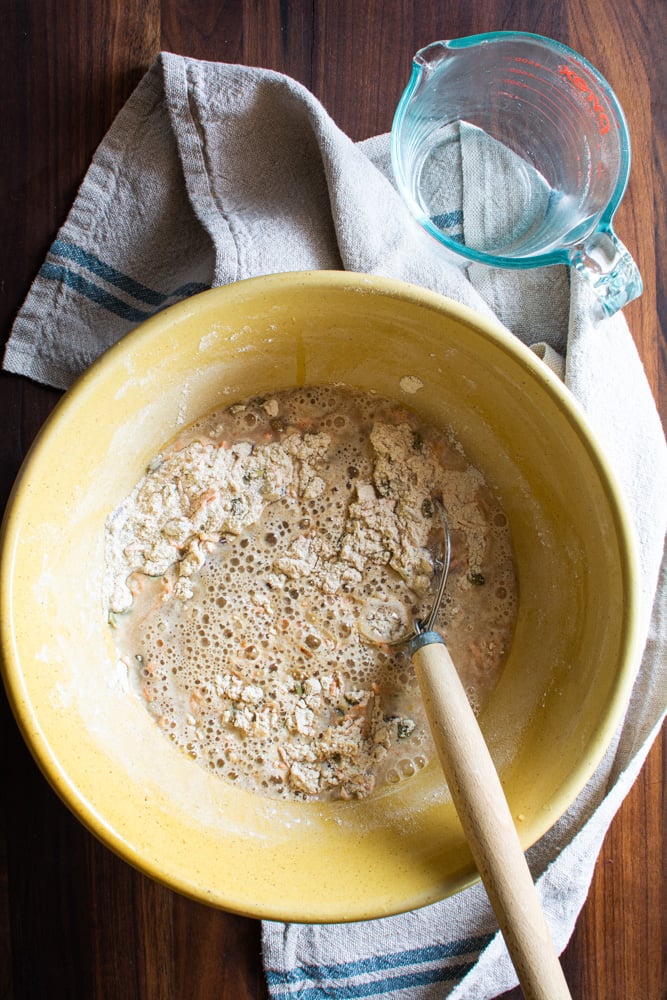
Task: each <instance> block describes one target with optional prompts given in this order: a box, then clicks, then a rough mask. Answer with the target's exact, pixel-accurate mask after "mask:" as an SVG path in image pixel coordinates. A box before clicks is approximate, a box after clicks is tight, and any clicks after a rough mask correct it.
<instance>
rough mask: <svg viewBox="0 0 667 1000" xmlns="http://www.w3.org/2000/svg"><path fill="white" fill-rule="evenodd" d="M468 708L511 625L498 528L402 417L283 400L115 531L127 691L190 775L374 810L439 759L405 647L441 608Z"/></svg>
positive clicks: (358, 405)
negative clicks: (441, 576)
mask: <svg viewBox="0 0 667 1000" xmlns="http://www.w3.org/2000/svg"><path fill="white" fill-rule="evenodd" d="M436 501H442V502H443V503H444V506H445V508H446V510H447V518H448V522H449V526H450V533H451V537H452V542H453V552H452V561H451V571H450V572H451V577H450V581H449V583H448V596H447V600H446V603H445V608H444V610H443V613H442V616H441V620H440V621H439V623H438V624H439V627H440V628H441V629H443V630H444V631H445V633H446V635H447V640H448V645H449V647H450V650H451V652H452V655H453V656H454V659H455V662H457V666H458V668H459V670H460V672H461V673H462V676H463V678H464V683H465V684H466V686H467V687H468V689H469V692H470V695H471V698H472V700H473V702H474V703H475V704H476V705H479V704H481V703H482V702H483V700H484V699H485V697H486V696H487V695H488V692H489V691H490V689H491V688H492V686H493V684H494V683H495V681H496V679H497V676H498V673H499V671H500V669H501V668H502V663H503V660H504V656H505V652H506V650H507V648H508V645H509V640H510V637H511V632H512V628H513V616H514V609H515V603H516V599H515V598H516V594H515V582H514V573H513V565H512V556H511V545H510V539H509V534H508V529H507V522H506V519H505V517H504V514H503V513H502V511H501V510H500V508H499V506H498V504H497V502H496V501H495V500H494V498H493V496H492V494H491V492H490V491H489V489H488V487H487V486H486V484H485V482H484V477H483V476H482V474H481V472H480V471H479V470H478V469H476V468H475V467H474V466H472V465H471V464H470V463H469V462H468V460H467V458H466V456H465V455H464V453H463V451H462V449H461V447H460V445H458V443H457V442H456V441H455V440H454V439H453V437H452V436H451V435H447V434H442V433H438V432H436V431H435V430H434V429H432V428H428V427H424V426H422V425H421V424H420V422H419V421H418V420H417V419H416V418H415V417H414V416H412V415H411V414H410V413H409V412H408V411H406V410H404V409H402V408H401V407H398V406H397V405H396V404H395V403H393V402H391V401H389V400H382V399H378V397H376V396H374V395H373V396H371V395H364V394H361V393H353V392H349V391H347V390H344V389H342V388H335V389H334V388H331V387H319V388H317V387H316V388H306V389H299V390H296V389H295V390H291V391H289V392H286V393H282V394H279V395H276V396H275V397H271V398H269V399H256V400H249V401H248V402H246V403H243V404H236V405H235V406H233V407H230V408H228V409H226V410H224V411H219V412H217V413H215V414H213V415H211V416H210V417H209V418H207V419H205V420H202V421H199V422H198V423H197V424H195V425H193V426H192V427H190V428H188V429H186V430H185V431H184V432H183V433H182V434H181V435H180V437H179V439H178V440H177V441H175V442H172V444H171V445H170V446H169V447H168V448H167V449H166V450H165V451H164V453H163V454H161V455H160V456H158V457H157V458H156V459H155V461H154V462H152V463H151V465H150V468H149V469H148V470H147V472H146V475H145V476H144V478H143V479H142V480H141V482H140V483H139V484H138V485H137V487H136V488H135V490H134V491H133V492H132V494H131V495H130V496H129V497H128V498H127V500H126V501H125V502H124V503H123V504H121V506H120V507H119V508H118V509H117V510H116V511H114V513H113V514H112V515H111V516H110V518H109V521H108V525H107V538H106V543H107V591H106V593H107V600H108V607H109V611H110V615H111V620H112V622H113V623H114V624H115V625H116V626H117V628H116V632H115V635H116V638H117V645H118V648H119V651H120V653H121V656H122V657H123V659H124V662H125V663H126V665H127V667H128V669H129V672H130V675H131V676H132V677H133V683H134V687H135V690H136V691H137V692H138V693H139V694H140V696H141V697H143V698H144V700H145V702H146V705H147V708H148V710H149V712H150V713H151V714H152V715H153V716H154V718H155V719H156V722H157V724H158V725H159V726H161V727H162V728H163V729H164V731H165V734H166V735H167V736H168V737H169V738H171V739H172V740H174V741H175V742H176V743H177V744H178V745H179V746H181V747H182V748H183V750H184V751H185V752H186V753H188V754H189V755H190V756H191V757H193V759H195V760H197V761H199V762H200V763H201V764H202V765H203V766H205V767H208V768H211V769H213V770H215V771H217V772H218V773H219V774H220V775H221V777H222V778H223V779H226V780H229V781H235V782H238V783H240V784H243V785H244V786H246V787H248V788H251V789H253V790H255V791H260V792H262V793H263V794H266V795H277V796H282V797H288V798H297V799H298V798H313V797H319V798H328V797H343V798H351V797H364V796H366V795H369V794H371V793H373V792H374V791H376V790H378V789H381V788H382V787H386V786H387V785H390V784H392V783H395V782H397V781H400V780H404V779H405V778H406V777H408V776H409V775H410V774H413V773H415V772H416V771H417V770H419V769H421V768H422V767H424V766H426V764H427V763H428V761H429V760H430V759H432V757H433V756H434V750H433V744H432V741H431V738H430V733H429V730H428V724H427V722H426V719H425V715H424V710H423V706H422V704H421V698H420V695H419V691H418V687H417V683H416V680H415V677H414V672H413V670H412V666H411V664H410V661H409V658H408V656H407V654H406V653H405V652H404V651H403V650H402V649H399V648H397V647H395V646H393V645H390V644H391V643H392V642H393V641H394V640H396V639H398V638H400V637H401V636H403V635H405V634H406V632H407V631H409V630H410V628H411V627H412V622H413V621H414V619H415V618H416V617H421V616H423V615H424V614H425V613H426V611H427V610H428V607H429V606H430V603H431V601H432V598H433V595H432V584H433V578H434V574H435V572H436V562H437V558H438V555H439V554H441V553H442V547H443V539H442V526H441V524H440V522H439V519H438V518H437V517H436V516H434V510H435V504H436Z"/></svg>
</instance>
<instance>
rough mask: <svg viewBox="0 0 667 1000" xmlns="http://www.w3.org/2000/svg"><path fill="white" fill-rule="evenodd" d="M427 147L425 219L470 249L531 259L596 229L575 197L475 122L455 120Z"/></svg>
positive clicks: (419, 181)
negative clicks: (583, 217) (581, 214)
mask: <svg viewBox="0 0 667 1000" xmlns="http://www.w3.org/2000/svg"><path fill="white" fill-rule="evenodd" d="M421 148H422V155H421V157H420V161H419V163H418V164H417V167H416V170H415V173H414V178H413V183H414V189H413V194H414V196H415V199H416V200H417V202H418V203H419V205H420V208H421V211H422V212H423V217H424V220H430V222H431V223H432V224H433V225H434V226H436V227H437V228H438V229H439V230H441V232H443V233H444V234H445V235H446V236H448V237H449V238H450V239H453V240H455V241H456V242H458V243H461V244H463V245H465V246H466V247H468V248H470V249H474V250H478V251H481V252H483V253H487V254H493V255H494V256H499V257H508V258H510V257H525V256H530V255H531V254H540V253H545V252H548V251H549V250H550V249H552V248H554V247H556V246H562V245H563V244H564V243H571V242H574V240H575V239H576V238H580V237H581V230H582V228H583V229H589V228H590V225H589V222H588V221H587V222H585V223H584V224H583V225H582V224H581V219H580V217H579V218H577V215H578V210H577V201H576V199H575V198H574V197H573V196H572V195H571V194H566V193H565V192H563V191H559V190H557V189H555V188H553V187H552V186H551V185H550V184H549V182H548V181H547V179H546V178H545V177H544V176H543V175H542V173H540V171H539V170H537V169H536V168H535V167H534V166H533V165H532V164H531V163H529V161H528V160H526V159H525V158H524V157H523V156H521V155H518V154H517V153H515V152H513V151H512V150H511V149H510V148H509V147H508V146H506V145H504V144H503V143H501V142H498V141H497V140H496V139H494V138H492V137H491V136H490V135H489V134H488V133H486V132H485V131H484V130H483V129H481V128H478V127H477V126H475V125H471V124H470V123H468V122H465V121H456V122H453V123H449V124H448V125H446V126H443V127H441V128H438V129H436V130H434V131H433V132H431V133H430V134H428V135H426V136H423V137H422V146H421ZM575 225H576V229H577V232H576V233H575V232H574V227H575Z"/></svg>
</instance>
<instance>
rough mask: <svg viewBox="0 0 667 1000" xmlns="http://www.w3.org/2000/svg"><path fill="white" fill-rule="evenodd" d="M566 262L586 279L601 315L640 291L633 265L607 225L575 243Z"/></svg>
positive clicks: (607, 314) (621, 306)
mask: <svg viewBox="0 0 667 1000" xmlns="http://www.w3.org/2000/svg"><path fill="white" fill-rule="evenodd" d="M570 263H571V264H572V266H573V267H574V268H575V269H576V270H577V271H578V272H579V274H581V275H583V276H584V277H585V278H586V280H587V281H588V282H589V283H590V285H591V287H592V288H593V291H594V292H595V294H596V296H597V298H598V301H599V303H600V306H601V308H602V312H603V314H604V315H605V316H612V315H613V314H614V313H615V312H617V311H618V310H619V309H622V308H623V306H625V305H627V304H628V302H631V301H632V300H633V299H636V298H637V297H638V296H639V295H641V293H642V289H643V283H642V278H641V275H640V273H639V270H638V268H637V265H636V264H635V262H634V260H633V259H632V257H631V256H630V254H629V252H628V250H627V249H626V247H625V246H624V245H623V243H621V241H620V240H619V238H618V236H617V235H616V233H615V232H614V231H613V229H612V228H611V227H607V228H605V229H602V230H598V231H597V232H595V233H593V235H592V236H590V237H589V238H588V239H587V240H585V241H584V242H583V243H581V244H579V245H578V246H575V247H574V248H573V249H572V252H571V254H570Z"/></svg>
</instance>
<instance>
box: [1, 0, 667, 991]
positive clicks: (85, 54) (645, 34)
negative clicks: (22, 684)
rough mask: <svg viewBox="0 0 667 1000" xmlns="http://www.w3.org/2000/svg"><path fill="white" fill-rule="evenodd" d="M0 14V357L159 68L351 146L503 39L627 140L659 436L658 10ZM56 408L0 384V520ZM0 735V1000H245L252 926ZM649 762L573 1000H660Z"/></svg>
mask: <svg viewBox="0 0 667 1000" xmlns="http://www.w3.org/2000/svg"><path fill="white" fill-rule="evenodd" d="M0 14H1V15H2V24H3V30H2V32H1V33H0V74H1V82H2V86H1V87H0V121H1V124H2V136H3V153H2V157H0V195H1V197H0V225H1V227H2V235H3V239H2V241H0V321H1V322H2V329H3V339H5V340H6V338H7V336H8V334H9V329H10V326H11V321H12V317H13V316H14V315H15V313H16V311H17V309H18V307H19V306H20V304H21V302H22V300H23V298H24V297H25V294H26V292H27V290H28V287H29V285H30V282H31V280H32V278H33V277H34V275H35V273H36V271H37V269H38V268H39V265H40V263H41V261H42V260H43V258H44V256H45V253H46V251H47V249H48V247H49V245H50V243H51V241H52V240H53V238H54V236H55V233H56V231H57V228H58V226H59V225H60V224H61V223H62V221H63V220H64V218H65V215H66V213H67V210H68V208H69V206H70V205H71V203H72V200H73V198H74V196H75V193H76V190H77V187H78V185H79V184H80V182H81V180H82V178H83V175H84V173H85V170H86V168H87V166H88V164H89V162H90V159H91V156H92V154H93V152H94V150H95V147H96V146H97V144H98V143H99V141H100V140H101V139H102V137H103V136H104V134H105V132H106V130H107V129H108V127H109V125H110V124H111V122H112V121H113V118H114V116H115V115H116V113H117V112H118V110H119V109H120V107H121V106H122V104H123V102H124V101H125V100H126V98H127V97H128V96H129V94H130V93H131V91H132V89H133V87H134V86H135V85H136V83H137V82H138V81H139V79H140V78H141V76H142V74H143V73H144V72H145V70H146V69H147V68H148V66H149V65H150V63H151V62H152V60H153V59H154V57H155V56H156V55H157V53H158V52H159V51H160V49H168V50H170V51H174V52H179V53H183V54H188V55H191V56H194V57H198V58H203V59H212V60H221V61H226V62H243V63H247V64H251V65H258V66H264V67H267V68H271V69H275V70H278V71H281V72H285V73H288V74H290V75H292V76H293V77H295V78H296V79H298V80H299V81H300V82H301V83H303V84H304V85H305V86H307V87H309V88H310V89H311V90H312V91H313V93H314V94H315V95H316V96H317V97H318V98H319V99H320V100H321V101H322V102H323V103H324V105H325V107H326V108H327V110H328V111H329V113H330V114H331V116H332V117H333V119H334V120H335V121H336V122H337V124H338V125H339V126H340V127H341V128H342V129H343V130H345V131H346V132H347V133H348V134H349V135H350V136H351V137H352V138H354V139H361V138H365V137H367V136H369V135H372V134H375V133H377V132H384V131H387V130H388V129H389V128H390V125H391V118H392V114H393V109H394V107H395V104H396V102H397V100H398V97H399V95H400V93H401V91H402V89H403V86H404V85H405V83H406V81H407V77H408V73H409V65H410V59H411V56H412V54H413V52H414V51H415V50H416V49H417V48H419V47H420V46H422V45H424V44H427V43H428V42H430V41H433V40H435V39H436V38H447V37H454V36H457V35H465V34H470V33H474V32H479V31H488V30H495V29H510V28H513V29H521V30H526V31H534V32H538V33H540V34H545V35H551V36H552V37H555V38H559V39H560V40H562V41H564V42H566V43H569V44H571V45H572V46H573V47H574V48H576V49H578V50H579V51H581V52H583V53H584V54H585V55H586V56H587V57H588V58H589V59H590V60H591V61H592V62H593V63H594V64H596V65H597V66H598V67H599V68H600V69H601V70H602V72H603V73H604V74H605V76H607V78H608V79H609V80H610V82H611V83H612V85H613V86H614V88H615V90H616V91H617V93H618V96H619V98H620V100H621V103H622V105H623V106H624V108H625V111H626V114H627V116H628V119H629V120H630V125H631V133H632V139H633V146H634V152H635V155H634V163H633V170H632V176H631V180H630V184H629V188H628V192H627V194H626V197H625V199H624V202H623V204H622V206H621V208H620V210H619V213H618V217H617V223H618V226H617V228H618V231H619V234H620V236H621V238H622V239H623V240H624V241H625V242H626V243H627V244H628V245H629V246H630V247H631V248H632V249H633V251H634V252H635V255H636V258H637V260H638V262H639V264H640V267H641V270H642V272H643V276H644V280H645V292H644V295H643V296H642V298H641V299H640V300H638V301H637V302H635V303H632V304H631V305H630V306H629V307H628V309H627V310H626V316H627V319H628V322H629V323H630V327H631V329H632V331H633V335H634V337H635V339H636V342H637V345H638V348H639V350H640V352H641V355H642V358H643V361H644V363H645V366H646V370H647V373H648V375H649V379H650V382H651V385H652V387H653V389H654V392H655V396H656V400H657V402H658V405H659V407H660V412H661V414H662V417H663V420H665V418H667V340H666V330H665V324H666V317H667V287H666V280H667V279H666V278H665V269H666V267H665V265H666V260H665V248H666V246H667V238H666V232H665V229H666V226H667V221H666V219H665V207H664V192H665V189H666V180H667V129H666V126H665V121H666V116H665V101H666V95H667V85H666V84H667V81H666V79H665V74H666V67H667V58H666V56H667V52H666V46H665V38H666V37H667V32H666V30H665V29H666V27H667V23H666V22H667V4H665V3H664V2H663V0H604V2H603V0H563V2H558V3H538V2H535V0H468V2H466V3H455V2H454V0H445V2H443V0H413V2H409V0H368V2H367V3H363V4H361V3H359V2H358V0H338V2H335V0H329V2H325V0H307V2H306V0H266V2H260V0H238V2H232V0H228V2H225V0H215V2H214V0H181V2H178V0H16V2H15V0H0ZM58 396H59V394H58V393H57V392H55V391H54V390H51V389H48V388H45V387H43V386H38V385H35V384H32V383H30V382H28V381H27V380H25V379H20V378H16V377H12V376H8V375H5V374H3V375H2V376H0V408H1V413H2V417H1V419H0V499H1V500H2V502H3V503H4V501H5V500H6V497H7V495H8V493H9V490H10V488H11V484H12V482H13V480H14V477H15V475H16V472H17V470H18V467H19V464H20V461H21V459H22V457H23V455H24V454H25V452H26V450H27V448H28V447H29V445H30V442H31V441H32V439H33V438H34V436H35V434H36V433H37V431H38V429H39V427H40V426H41V425H42V423H43V422H44V420H45V418H46V417H47V415H48V413H49V412H50V411H51V409H52V408H53V406H54V404H55V402H56V400H57V398H58ZM0 733H1V737H0V738H1V740H2V744H1V761H2V763H1V765H0V767H1V770H0V789H1V790H0V795H1V801H2V808H0V997H2V998H3V1000H32V998H35V1000H43V998H46V997H61V996H62V997H67V998H84V1000H87V998H94V1000H107V998H109V1000H116V998H118V1000H121V998H122V1000H135V998H136V1000H162V998H165V1000H166V998H170V1000H173V998H177V1000H180V998H184V1000H185V998H187V1000H198V998H202V1000H204V998H206V1000H208V998H212V997H215V998H216V1000H250V998H252V1000H265V998H266V996H267V993H266V987H265V985H264V980H263V976H262V972H261V961H260V939H259V924H258V923H257V922H256V921H252V920H247V919H243V918H240V917H235V916H231V915H229V914H226V913H222V912H219V911H215V910H211V909H207V908H206V907H204V906H202V905H200V904H198V903H195V902H192V901H191V900H188V899H184V898H182V897H180V896H177V895H175V894H174V893H172V892H170V891H169V890H168V889H166V888H164V887H163V886H160V885H158V884H156V883H154V882H151V881H150V880H148V879H147V878H145V877H144V876H142V875H141V874H139V873H138V872H136V871H134V870H133V869H131V868H129V867H128V866H127V865H126V864H124V863H123V862H121V861H120V860H119V859H118V858H116V857H115V856H114V855H112V854H111V853H110V852H109V851H108V850H107V849H106V848H104V847H102V846H101V845H100V844H99V843H98V842H97V840H95V839H94V838H93V837H92V836H91V835H90V834H89V833H88V832H87V831H86V830H84V829H83V828H82V827H81V826H80V824H79V823H78V822H77V821H76V820H75V819H74V818H73V816H72V815H71V814H70V813H69V812H68V810H67V809H66V808H65V807H64V806H63V805H62V804H61V802H60V801H59V800H58V799H57V797H56V796H55V795H54V793H53V792H52V791H51V789H50V787H49V786H48V785H47V783H46V782H45V781H44V779H43V777H42V776H41V774H40V773H39V771H38V769H37V767H36V766H35V764H34V762H33V760H32V758H31V757H30V755H29V753H28V751H27V750H26V748H25V745H24V743H23V741H22V739H21V736H20V734H19V732H18V730H17V727H16V725H15V723H14V720H13V717H12V715H11V712H10V710H9V707H8V705H7V702H6V699H5V698H4V697H0ZM664 746H665V740H664V737H661V738H660V739H659V740H658V741H657V743H656V745H655V746H654V748H653V750H652V752H651V754H650V756H649V758H648V761H647V764H646V766H645V767H644V769H643V771H642V773H641V775H640V777H639V780H638V781H637V782H636V784H635V786H634V787H633V789H632V791H631V792H630V794H629V796H628V798H627V799H626V801H625V803H624V805H623V807H622V808H621V810H620V812H619V814H618V815H617V817H616V819H615V820H614V822H613V824H612V827H611V829H610V832H609V834H608V836H607V838H606V840H605V843H604V846H603V849H602V853H601V855H600V859H599V862H598V865H597V868H596V873H595V877H594V880H593V884H592V887H591V891H590V894H589V898H588V901H587V903H586V905H585V907H584V909H583V912H582V914H581V916H580V919H579V921H578V924H577V927H576V930H575V932H574V935H573V938H572V941H571V943H570V945H569V947H568V949H567V951H566V952H565V955H564V956H563V966H564V969H565V973H566V976H567V979H568V982H569V984H570V988H571V991H572V994H573V996H574V997H575V1000H579V998H581V1000H583V998H586V1000H603V998H604V1000H626V998H631V1000H661V998H662V997H664V996H665V980H664V974H665V972H664V970H665V963H664V951H665V949H664V944H665V936H664V931H665V925H664V917H663V905H662V899H663V897H664V852H663V847H662V844H663V834H664V791H663V789H664V786H665V780H664V779H665V774H664V770H665V753H664ZM507 996H508V997H509V998H510V1000H516V998H518V997H519V996H520V993H519V991H518V990H516V991H513V992H512V993H511V994H508V995H507Z"/></svg>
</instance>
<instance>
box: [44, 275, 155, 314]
mask: <svg viewBox="0 0 667 1000" xmlns="http://www.w3.org/2000/svg"><path fill="white" fill-rule="evenodd" d="M39 274H40V277H42V278H48V279H49V281H60V282H62V283H63V284H64V285H68V286H69V287H70V288H72V289H73V290H74V291H75V292H78V293H79V295H84V296H85V297H86V298H87V299H90V301H91V302H94V303H95V304H96V305H98V306H102V307H103V308H104V309H108V310H109V312H112V313H115V314H116V316H121V317H122V318H123V319H127V320H130V321H131V322H133V323H140V322H141V321H142V320H144V319H148V317H149V316H150V315H151V313H149V312H143V311H142V310H140V309H135V308H134V307H133V306H129V305H128V304H127V303H126V302H123V301H121V299H118V298H116V296H115V295H112V294H111V293H110V292H106V291H105V290H104V289H103V288H100V287H99V286H98V285H94V284H93V283H92V281H88V279H87V278H84V277H83V275H81V274H77V273H76V271H70V269H69V268H68V267H63V265H62V264H51V263H50V262H49V261H46V262H45V263H44V264H42V266H41V268H40V271H39Z"/></svg>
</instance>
